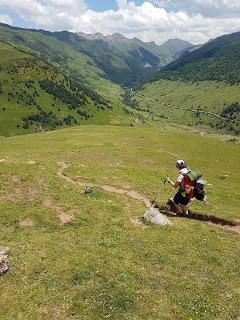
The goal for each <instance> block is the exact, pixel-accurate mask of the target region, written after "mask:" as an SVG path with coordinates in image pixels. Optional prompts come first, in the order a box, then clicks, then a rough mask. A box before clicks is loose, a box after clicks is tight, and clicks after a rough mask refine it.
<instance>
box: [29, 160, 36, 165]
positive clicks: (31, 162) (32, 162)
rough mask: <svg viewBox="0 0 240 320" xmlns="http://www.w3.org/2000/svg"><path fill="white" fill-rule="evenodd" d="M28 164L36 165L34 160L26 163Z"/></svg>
mask: <svg viewBox="0 0 240 320" xmlns="http://www.w3.org/2000/svg"><path fill="white" fill-rule="evenodd" d="M28 164H36V161H34V160H31V161H28Z"/></svg>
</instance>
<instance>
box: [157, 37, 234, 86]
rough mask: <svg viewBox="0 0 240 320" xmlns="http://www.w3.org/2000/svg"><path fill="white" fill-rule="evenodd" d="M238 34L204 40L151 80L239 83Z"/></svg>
mask: <svg viewBox="0 0 240 320" xmlns="http://www.w3.org/2000/svg"><path fill="white" fill-rule="evenodd" d="M239 62H240V32H236V33H232V34H229V35H224V36H221V37H218V38H216V39H214V40H211V41H208V42H207V43H206V44H204V45H202V46H200V47H194V50H192V49H190V50H187V51H186V52H185V53H183V54H182V55H181V56H180V57H179V59H178V60H176V61H174V62H172V63H171V64H169V65H167V66H166V67H164V68H163V69H162V70H161V71H159V72H158V73H157V74H156V75H154V77H152V79H154V80H159V79H171V80H177V79H182V80H190V81H203V80H214V81H225V82H228V83H240V63H239Z"/></svg>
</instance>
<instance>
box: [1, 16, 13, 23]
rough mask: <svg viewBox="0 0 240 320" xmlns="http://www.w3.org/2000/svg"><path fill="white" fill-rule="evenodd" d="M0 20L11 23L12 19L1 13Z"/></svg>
mask: <svg viewBox="0 0 240 320" xmlns="http://www.w3.org/2000/svg"><path fill="white" fill-rule="evenodd" d="M0 22H2V23H6V24H12V19H11V18H10V17H9V16H8V15H7V14H1V15H0Z"/></svg>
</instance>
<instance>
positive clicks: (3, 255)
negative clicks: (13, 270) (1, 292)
mask: <svg viewBox="0 0 240 320" xmlns="http://www.w3.org/2000/svg"><path fill="white" fill-rule="evenodd" d="M8 253H9V248H1V247H0V276H2V275H3V274H4V273H6V272H7V271H8Z"/></svg>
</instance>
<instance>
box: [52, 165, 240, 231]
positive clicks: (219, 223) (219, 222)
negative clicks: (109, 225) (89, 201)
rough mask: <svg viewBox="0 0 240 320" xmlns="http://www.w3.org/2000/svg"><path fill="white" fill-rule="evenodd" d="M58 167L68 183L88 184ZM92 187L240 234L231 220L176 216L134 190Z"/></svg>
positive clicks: (236, 224)
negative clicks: (69, 175) (71, 176)
mask: <svg viewBox="0 0 240 320" xmlns="http://www.w3.org/2000/svg"><path fill="white" fill-rule="evenodd" d="M58 165H59V166H60V169H59V170H58V172H57V175H58V176H59V177H60V178H62V179H64V180H65V181H67V182H70V183H72V184H75V185H78V186H80V187H85V186H86V183H83V182H80V181H76V180H74V179H72V178H70V177H68V176H67V175H66V173H64V170H65V169H67V168H68V167H69V166H68V165H67V164H66V163H65V162H58ZM91 186H92V187H98V188H101V189H103V190H105V191H107V192H111V193H116V194H121V195H126V196H128V197H130V198H132V199H135V200H138V201H141V202H143V203H144V204H145V206H146V208H150V207H151V206H152V205H154V206H155V207H156V208H158V210H159V211H160V212H161V213H163V214H166V215H168V216H171V217H174V216H178V217H182V218H188V219H194V220H198V221H203V222H207V223H208V224H210V225H214V226H216V227H219V228H221V229H224V230H228V231H232V232H235V233H240V223H239V222H234V221H231V220H226V219H223V218H218V217H215V216H212V215H209V214H204V213H197V212H190V213H189V214H188V215H182V214H181V215H179V214H176V213H174V212H172V211H170V209H169V207H168V206H158V205H157V204H155V203H154V204H153V203H152V201H151V200H150V199H147V198H146V197H144V196H143V195H141V194H140V193H138V192H137V191H134V190H131V191H129V190H126V189H121V188H116V187H113V186H109V185H99V184H91ZM132 222H133V221H132ZM134 222H135V223H134V224H136V219H135V220H134Z"/></svg>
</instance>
